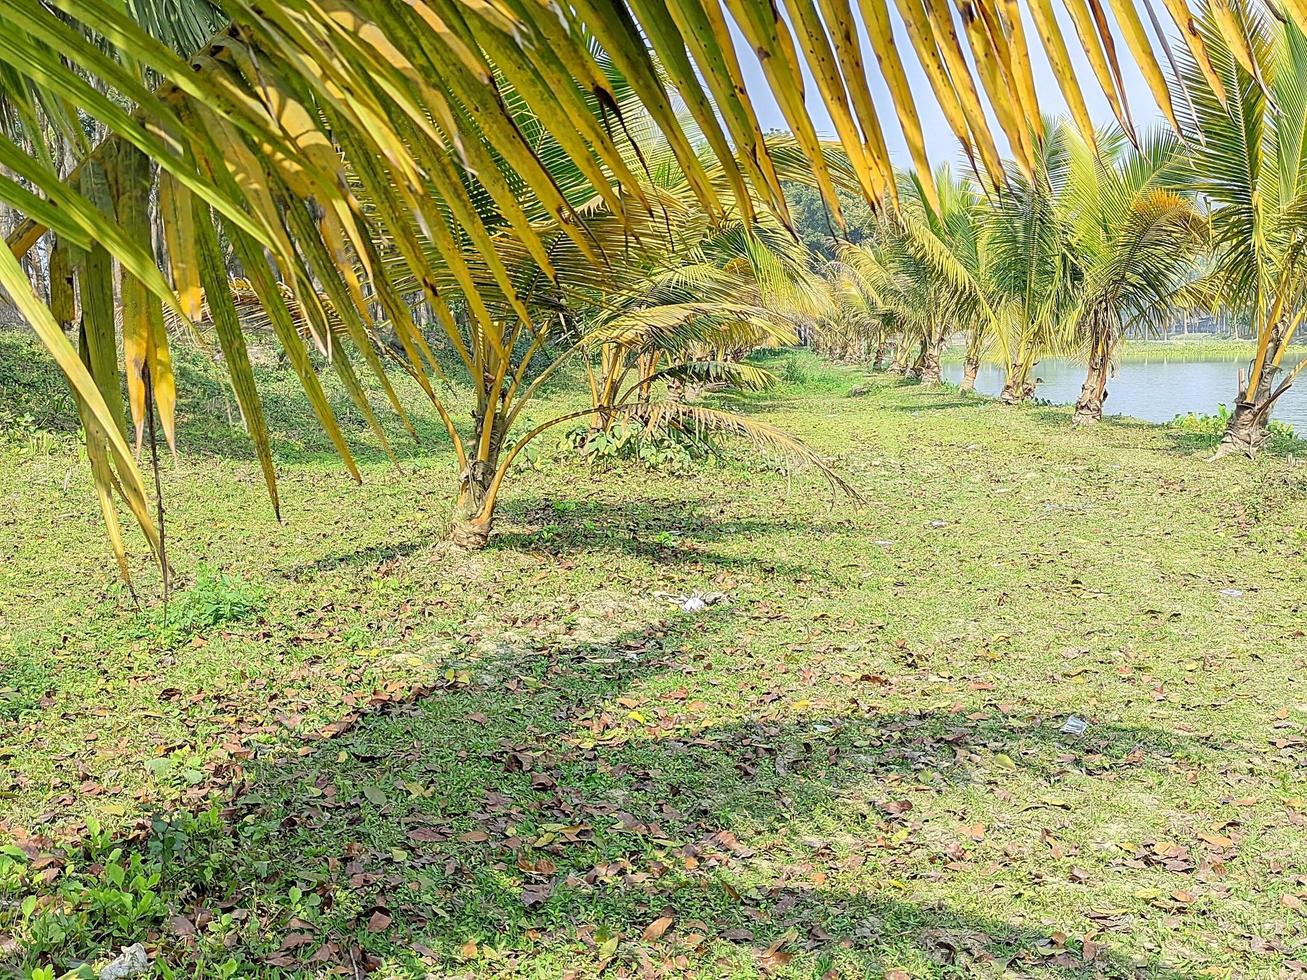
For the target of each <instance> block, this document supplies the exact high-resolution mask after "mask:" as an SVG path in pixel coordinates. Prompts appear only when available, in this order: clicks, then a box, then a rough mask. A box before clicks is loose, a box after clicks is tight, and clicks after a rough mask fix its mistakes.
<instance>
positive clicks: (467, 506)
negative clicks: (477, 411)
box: [449, 416, 502, 551]
mask: <svg viewBox="0 0 1307 980" xmlns="http://www.w3.org/2000/svg"><path fill="white" fill-rule="evenodd" d="M491 424H492V425H494V426H495V428H496V430H498V429H499V428H500V426H501V425H502V420H501V419H500V418H499V417H498V416H496V417H495V418H494V419H493V421H492V422H491ZM484 425H485V421H484V419H482V420H479V421H478V424H477V439H476V440H475V441H473V442H470V443H469V444H468V446H469V449H470V450H471V451H474V452H476V453H477V454H478V455H477V458H475V459H472V460H469V461H468V464H467V467H466V468H465V469H464V470H463V472H462V473H460V474H459V477H458V499H457V500H456V501H455V502H454V512H453V514H452V515H451V516H450V520H449V540H450V542H452V543H453V544H454V545H456V546H457V547H459V548H466V549H467V550H469V551H479V550H480V549H482V548H484V547H485V546H486V545H487V544H488V543H489V542H490V532H491V531H492V530H493V529H494V522H495V503H496V500H497V497H498V493H496V492H495V490H494V482H495V470H496V469H498V467H499V442H500V439H501V438H502V433H501V432H499V431H496V432H494V433H493V435H492V437H491V439H490V445H489V451H488V452H484V453H483V452H482V451H481V438H480V437H481V433H482V427H483V426H484Z"/></svg>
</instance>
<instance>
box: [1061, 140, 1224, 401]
mask: <svg viewBox="0 0 1307 980" xmlns="http://www.w3.org/2000/svg"><path fill="white" fill-rule="evenodd" d="M1069 143H1070V165H1069V167H1068V171H1067V177H1066V182H1065V184H1064V186H1063V188H1062V192H1061V194H1060V195H1059V196H1058V198H1057V202H1056V203H1057V209H1058V210H1059V211H1060V212H1061V214H1062V220H1063V221H1064V222H1065V225H1066V227H1067V229H1068V236H1069V246H1070V251H1071V256H1072V260H1073V262H1074V264H1075V279H1076V283H1077V285H1076V289H1075V294H1076V300H1075V303H1074V305H1073V307H1072V308H1071V309H1070V310H1068V311H1067V314H1066V328H1065V329H1066V330H1067V331H1068V333H1069V337H1068V340H1067V343H1068V345H1069V346H1074V347H1077V348H1079V349H1080V350H1081V351H1082V352H1083V354H1084V357H1085V360H1086V362H1087V364H1088V371H1087V374H1086V376H1085V382H1084V385H1083V386H1082V388H1081V391H1080V397H1079V398H1078V399H1077V400H1076V408H1075V415H1074V418H1075V421H1076V423H1077V424H1083V423H1086V422H1096V421H1098V420H1099V419H1101V418H1102V417H1103V402H1104V401H1105V400H1106V399H1107V380H1108V374H1109V372H1110V370H1111V368H1112V365H1113V363H1114V362H1115V360H1116V357H1117V353H1118V349H1119V348H1120V346H1121V344H1122V342H1123V341H1124V339H1125V334H1126V331H1127V329H1130V328H1142V329H1145V330H1147V329H1153V328H1156V327H1160V326H1161V325H1163V324H1164V323H1165V322H1166V321H1167V320H1168V319H1169V318H1170V317H1171V316H1172V315H1173V313H1174V310H1175V308H1176V306H1177V297H1179V296H1180V294H1181V293H1182V292H1183V291H1184V290H1185V289H1186V288H1187V287H1188V286H1190V285H1191V284H1192V283H1193V282H1194V280H1195V279H1196V278H1197V277H1198V275H1199V265H1198V261H1197V259H1198V254H1197V253H1198V251H1199V249H1200V248H1201V247H1202V245H1203V244H1204V242H1205V240H1206V221H1205V220H1204V219H1203V217H1202V216H1201V215H1200V214H1199V213H1198V211H1197V209H1196V208H1195V206H1194V204H1193V202H1192V201H1191V200H1189V199H1188V198H1186V197H1184V196H1182V195H1181V194H1179V193H1177V192H1176V191H1175V190H1174V189H1173V188H1174V187H1175V186H1176V185H1177V180H1178V178H1179V175H1180V172H1181V169H1182V168H1183V166H1184V156H1183V153H1182V148H1181V146H1180V145H1179V143H1178V142H1177V141H1176V140H1175V138H1174V137H1173V136H1172V135H1171V134H1169V133H1166V132H1156V133H1151V134H1149V135H1148V136H1147V137H1145V138H1144V139H1143V140H1142V141H1141V143H1140V146H1139V148H1138V149H1134V148H1133V147H1131V146H1130V145H1129V143H1128V141H1127V139H1126V137H1125V134H1124V133H1122V132H1121V131H1120V130H1117V131H1115V132H1110V133H1104V134H1102V135H1101V136H1100V137H1099V139H1098V141H1097V146H1096V147H1093V146H1090V145H1089V144H1088V143H1087V142H1085V141H1084V140H1083V139H1081V138H1079V137H1077V136H1075V135H1071V136H1070V138H1069Z"/></svg>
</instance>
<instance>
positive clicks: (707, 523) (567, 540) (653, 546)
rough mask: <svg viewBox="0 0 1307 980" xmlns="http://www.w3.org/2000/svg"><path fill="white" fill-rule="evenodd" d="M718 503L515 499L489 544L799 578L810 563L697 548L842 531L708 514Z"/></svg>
mask: <svg viewBox="0 0 1307 980" xmlns="http://www.w3.org/2000/svg"><path fill="white" fill-rule="evenodd" d="M725 503H726V502H725V501H714V500H708V499H704V498H701V497H700V498H682V499H678V500H648V501H632V500H606V499H605V500H581V501H578V500H567V499H555V498H548V497H521V498H515V499H511V500H509V501H506V502H505V506H504V508H503V516H504V518H505V520H504V521H503V523H504V524H506V525H508V526H507V527H506V528H505V529H504V530H501V531H500V532H498V533H497V534H496V535H495V537H494V538H493V539H492V546H493V547H495V548H504V549H512V550H518V551H529V552H535V553H545V554H555V555H564V554H576V553H577V552H578V551H587V550H588V551H599V552H611V553H613V554H614V555H618V556H629V557H633V558H638V559H640V560H642V561H647V562H650V563H652V564H658V565H687V566H700V565H707V566H711V567H714V568H719V569H723V570H732V569H745V568H749V569H761V570H763V571H766V572H776V571H780V572H782V573H783V574H786V575H791V576H796V577H799V576H812V575H813V574H814V572H816V573H817V574H820V569H816V568H814V566H813V565H812V564H811V562H809V561H786V560H785V559H783V558H780V557H778V556H776V555H772V556H770V557H766V558H757V557H749V556H746V555H743V554H722V553H719V552H716V551H712V550H707V549H705V548H704V547H702V546H704V545H712V544H715V543H719V542H728V541H733V542H738V541H741V540H753V539H755V538H758V537H760V536H761V537H767V536H772V535H795V536H797V537H799V538H813V539H822V538H827V537H829V536H830V535H831V534H836V533H841V532H843V531H846V530H847V526H841V525H840V523H839V522H838V521H834V520H825V521H813V520H811V519H807V518H802V517H795V518H771V517H729V516H728V517H722V516H718V515H714V514H713V513H711V511H712V510H713V509H714V507H717V506H721V505H724V504H725ZM526 528H529V529H530V530H527V529H526Z"/></svg>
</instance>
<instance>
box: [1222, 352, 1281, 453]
mask: <svg viewBox="0 0 1307 980" xmlns="http://www.w3.org/2000/svg"><path fill="white" fill-rule="evenodd" d="M1275 374H1276V371H1275V370H1274V369H1272V370H1270V371H1269V372H1267V371H1263V372H1262V378H1261V384H1260V385H1258V386H1257V388H1256V390H1255V391H1254V394H1253V396H1252V398H1249V397H1248V388H1249V382H1248V381H1247V380H1245V375H1244V372H1243V371H1242V370H1240V371H1239V397H1238V398H1237V399H1236V400H1235V403H1234V412H1233V414H1231V415H1230V421H1229V422H1227V423H1226V424H1225V434H1224V435H1223V436H1222V437H1221V445H1220V446H1218V447H1217V450H1216V456H1215V457H1214V458H1216V459H1219V458H1220V457H1222V456H1228V455H1229V454H1230V453H1243V454H1244V455H1245V456H1247V457H1249V458H1250V459H1251V458H1252V457H1254V456H1256V455H1257V451H1258V450H1259V449H1261V448H1262V446H1264V445H1265V444H1266V440H1267V439H1269V438H1270V435H1271V431H1270V425H1271V408H1272V406H1273V405H1274V404H1275V400H1276V399H1277V398H1279V397H1280V395H1282V394H1284V392H1285V391H1286V390H1287V388H1286V387H1285V386H1283V385H1282V386H1281V387H1280V388H1279V389H1278V390H1277V389H1276V388H1275Z"/></svg>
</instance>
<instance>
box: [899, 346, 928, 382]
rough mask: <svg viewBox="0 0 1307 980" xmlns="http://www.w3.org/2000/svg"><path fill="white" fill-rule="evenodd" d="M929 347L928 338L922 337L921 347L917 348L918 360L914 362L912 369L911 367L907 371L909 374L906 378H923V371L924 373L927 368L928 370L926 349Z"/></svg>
mask: <svg viewBox="0 0 1307 980" xmlns="http://www.w3.org/2000/svg"><path fill="white" fill-rule="evenodd" d="M927 346H928V344H927V341H926V338H925V337H922V338H921V345H920V346H919V347H918V348H917V358H916V360H915V361H913V362H912V367H910V368H909V369H908V370H907V372H906V373H905V375H904V377H908V378H920V377H921V373H922V371H924V370H925V368H926V347H927Z"/></svg>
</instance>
